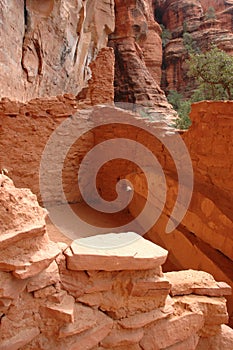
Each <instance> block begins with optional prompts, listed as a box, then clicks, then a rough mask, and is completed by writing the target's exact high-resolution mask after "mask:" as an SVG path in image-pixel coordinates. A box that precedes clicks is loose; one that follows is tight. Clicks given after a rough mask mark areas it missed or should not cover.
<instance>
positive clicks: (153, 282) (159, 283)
mask: <svg viewBox="0 0 233 350" xmlns="http://www.w3.org/2000/svg"><path fill="white" fill-rule="evenodd" d="M170 287H171V284H170V283H169V281H167V280H165V279H163V278H158V277H157V278H154V279H145V280H140V281H137V282H133V283H132V285H131V286H130V285H129V287H128V288H129V290H130V295H132V296H136V297H143V296H147V295H155V296H156V295H158V294H159V293H165V294H166V295H167V294H168V293H169V291H170Z"/></svg>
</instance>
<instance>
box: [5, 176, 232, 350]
mask: <svg viewBox="0 0 233 350" xmlns="http://www.w3.org/2000/svg"><path fill="white" fill-rule="evenodd" d="M0 203H1V207H0V222H1V225H2V230H1V234H0V247H1V258H0V282H1V283H0V348H1V350H10V349H12V350H13V349H14V350H17V349H21V350H30V349H38V350H39V349H40V350H47V349H48V350H50V349H55V348H56V349H58V350H59V349H60V350H62V349H64V348H65V349H67V350H79V349H80V350H83V349H86V350H97V349H99V350H104V349H109V350H110V349H116V350H124V349H125V348H126V347H127V348H128V349H131V350H140V349H143V350H150V349H158V350H159V349H161V350H162V349H164V350H172V349H173V350H174V349H179V350H181V349H189V350H195V349H196V350H202V349H205V350H207V349H211V350H219V349H221V350H229V349H230V348H232V346H233V331H232V329H230V328H229V327H227V326H226V325H225V323H227V321H228V315H227V310H226V300H225V298H224V295H226V294H229V293H231V290H230V287H229V286H228V285H227V284H226V283H223V282H215V280H214V279H213V277H212V276H211V275H209V274H207V273H205V272H198V271H192V270H187V271H180V272H172V273H168V274H163V273H162V269H161V265H162V264H163V263H164V262H165V260H166V257H167V251H166V250H164V249H162V248H160V247H159V246H156V245H155V244H153V243H151V242H149V241H147V240H145V239H143V238H142V237H140V236H138V235H137V234H134V233H121V235H120V236H119V235H116V236H117V240H116V236H114V234H107V235H105V236H104V239H105V240H104V241H105V243H106V242H108V241H109V242H111V243H112V244H113V242H114V240H116V241H115V242H117V244H121V241H122V243H123V242H126V243H125V244H123V245H121V246H120V247H118V249H117V250H116V249H115V248H111V246H110V247H109V248H105V249H103V247H102V244H103V237H102V236H94V237H92V239H91V240H90V239H88V240H85V239H80V240H77V241H74V242H73V243H72V244H71V246H70V247H67V245H66V244H64V243H53V242H52V241H50V239H49V237H48V234H47V232H46V226H45V216H46V212H45V210H44V209H42V208H41V207H40V206H39V205H38V203H37V201H36V197H35V195H33V194H32V193H31V191H30V190H28V189H18V188H15V187H14V184H13V182H12V180H10V179H9V178H8V177H6V176H4V175H0ZM6 211H7V213H8V214H7V215H8V216H7V218H8V221H6ZM93 244H94V245H96V244H97V246H98V244H100V248H99V249H98V250H96V248H93V247H92V245H93ZM101 247H102V248H101ZM16 252H17V256H16Z"/></svg>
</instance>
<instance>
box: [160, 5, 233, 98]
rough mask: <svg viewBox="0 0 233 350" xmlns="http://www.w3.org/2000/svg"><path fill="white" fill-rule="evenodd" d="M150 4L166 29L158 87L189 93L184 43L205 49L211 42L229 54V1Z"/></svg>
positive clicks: (232, 11)
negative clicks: (161, 74)
mask: <svg viewBox="0 0 233 350" xmlns="http://www.w3.org/2000/svg"><path fill="white" fill-rule="evenodd" d="M153 7H154V11H155V18H156V19H157V21H158V22H159V23H160V24H163V25H164V27H165V29H166V30H167V31H168V33H169V35H167V37H166V38H164V52H163V56H164V58H163V68H164V72H163V81H162V87H163V88H164V89H166V91H169V90H177V91H180V92H181V93H183V94H185V95H187V96H190V94H191V92H192V88H193V85H192V81H191V80H190V78H189V77H187V68H188V66H187V63H186V62H185V61H186V59H187V58H188V50H187V45H189V47H192V48H194V49H197V48H199V49H201V50H206V49H208V48H210V46H211V45H213V44H215V45H217V46H218V47H219V48H220V49H222V50H224V51H226V52H227V53H229V54H232V53H233V50H232V44H233V28H232V16H233V4H232V1H224V0H218V1H215V0H209V1H204V0H195V1H188V0H179V1H175V0H166V1H161V0H154V1H153ZM164 35H165V34H164ZM164 35H163V36H164ZM165 36H166V35H165Z"/></svg>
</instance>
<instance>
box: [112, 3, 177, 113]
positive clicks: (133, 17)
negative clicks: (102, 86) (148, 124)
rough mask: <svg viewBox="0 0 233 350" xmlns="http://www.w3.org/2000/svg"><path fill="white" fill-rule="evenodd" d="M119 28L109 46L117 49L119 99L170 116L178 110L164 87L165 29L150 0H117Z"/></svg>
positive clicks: (116, 81) (116, 68)
mask: <svg viewBox="0 0 233 350" xmlns="http://www.w3.org/2000/svg"><path fill="white" fill-rule="evenodd" d="M115 6H116V30H115V32H114V33H113V34H111V35H110V40H109V45H110V46H111V47H113V48H114V52H115V60H116V64H115V101H120V102H130V103H137V104H141V105H144V106H148V107H155V108H156V111H158V112H161V113H164V115H167V116H169V115H170V116H174V115H175V113H174V111H173V110H172V109H171V106H170V105H169V104H168V103H167V100H166V97H165V95H164V92H163V91H162V90H161V89H160V78H161V64H162V46H161V38H160V34H161V29H160V27H159V25H158V24H157V23H156V22H155V20H154V17H153V11H152V7H151V2H150V1H148V0H140V1H136V0H133V1H130V2H127V3H126V2H124V1H121V0H116V1H115Z"/></svg>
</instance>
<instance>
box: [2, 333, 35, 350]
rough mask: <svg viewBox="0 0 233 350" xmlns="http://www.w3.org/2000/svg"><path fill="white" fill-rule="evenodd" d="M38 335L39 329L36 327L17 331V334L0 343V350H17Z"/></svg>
mask: <svg viewBox="0 0 233 350" xmlns="http://www.w3.org/2000/svg"><path fill="white" fill-rule="evenodd" d="M39 334H40V329H39V328H37V327H34V328H28V329H25V330H21V331H19V333H18V334H16V335H15V336H13V337H12V338H9V339H4V340H3V341H1V344H0V346H1V347H0V349H1V350H18V349H21V348H22V347H23V346H25V345H27V344H28V343H30V341H31V340H32V339H33V338H35V337H36V336H38V335H39Z"/></svg>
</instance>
